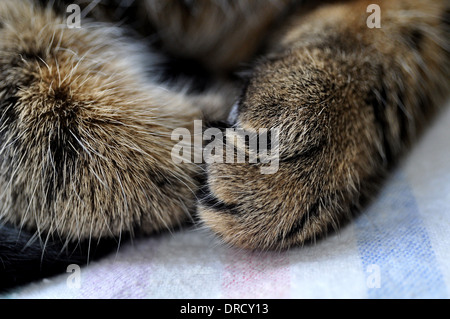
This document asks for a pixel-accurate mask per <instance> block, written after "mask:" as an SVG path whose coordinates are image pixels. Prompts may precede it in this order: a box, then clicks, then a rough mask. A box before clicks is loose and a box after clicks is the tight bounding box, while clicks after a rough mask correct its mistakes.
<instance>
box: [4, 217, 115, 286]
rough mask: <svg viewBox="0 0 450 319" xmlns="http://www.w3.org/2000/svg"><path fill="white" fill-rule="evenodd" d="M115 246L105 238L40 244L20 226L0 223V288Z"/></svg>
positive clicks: (79, 262)
mask: <svg viewBox="0 0 450 319" xmlns="http://www.w3.org/2000/svg"><path fill="white" fill-rule="evenodd" d="M44 238H45V237H44ZM116 248H117V242H116V241H115V240H109V239H108V240H107V239H103V240H102V241H97V240H92V242H91V243H88V242H83V243H78V244H69V245H67V246H64V243H63V242H62V241H60V240H58V239H50V240H49V241H47V242H46V243H45V244H44V243H42V242H41V241H39V240H34V239H33V234H32V233H29V232H27V231H26V230H24V229H22V230H19V229H17V228H15V227H14V226H12V225H4V226H0V291H6V290H8V289H11V288H14V287H17V286H19V285H24V284H27V283H30V282H32V281H35V280H38V279H41V278H46V277H50V276H52V275H56V274H60V273H65V272H66V271H67V267H68V266H69V265H71V264H77V265H79V266H82V265H84V264H86V263H87V262H88V261H90V260H94V259H97V258H100V257H102V256H105V255H106V254H107V253H109V252H112V251H114V250H115V249H116Z"/></svg>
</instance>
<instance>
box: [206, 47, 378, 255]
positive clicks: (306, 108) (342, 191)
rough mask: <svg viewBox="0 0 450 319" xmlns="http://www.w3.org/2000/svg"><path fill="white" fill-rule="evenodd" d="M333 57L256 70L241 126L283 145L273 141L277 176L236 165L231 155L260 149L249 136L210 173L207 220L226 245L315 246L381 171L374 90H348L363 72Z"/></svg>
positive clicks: (300, 54) (293, 55) (298, 54)
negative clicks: (369, 98) (370, 99)
mask: <svg viewBox="0 0 450 319" xmlns="http://www.w3.org/2000/svg"><path fill="white" fill-rule="evenodd" d="M311 58H312V59H315V61H314V62H315V63H312V62H311ZM333 59H334V57H333V56H331V55H326V54H323V53H320V52H316V53H315V54H314V53H311V52H308V51H306V50H303V51H302V50H297V51H290V52H288V53H286V54H282V55H280V56H278V57H277V58H273V59H270V60H268V61H265V62H262V63H260V64H259V65H258V66H257V67H256V69H255V71H254V73H253V76H252V77H251V79H250V81H249V84H248V86H247V87H246V88H245V90H244V93H243V94H242V98H241V100H240V101H239V103H238V109H237V112H236V113H235V114H234V116H235V118H236V123H235V125H234V127H235V128H243V129H244V130H246V131H253V132H254V131H257V132H259V131H260V130H261V129H263V128H264V129H268V130H270V129H275V128H276V129H278V134H277V143H274V139H273V136H272V138H271V139H270V138H269V139H268V140H269V141H270V142H269V143H268V145H267V149H269V150H270V149H272V151H273V153H272V155H276V156H278V162H277V163H276V169H275V170H273V171H272V172H269V173H267V171H266V172H264V171H263V170H262V169H263V168H266V169H267V168H269V167H268V166H270V162H268V163H265V164H264V163H261V162H253V163H252V162H251V161H249V158H250V157H248V158H246V162H245V163H236V162H227V161H226V158H227V155H229V152H230V151H238V150H239V148H240V147H241V148H245V149H246V151H248V150H249V148H251V144H252V143H251V140H252V138H250V139H249V140H248V141H247V142H243V143H241V144H240V146H239V145H238V146H236V147H228V145H227V146H226V147H224V151H225V153H226V155H224V161H222V162H218V161H216V162H213V163H210V164H209V165H208V166H207V181H206V183H205V185H204V188H203V192H202V194H201V200H200V208H199V216H200V219H201V220H202V222H203V223H204V224H205V225H206V226H207V227H209V228H211V229H212V230H213V231H214V232H215V233H217V234H218V236H219V237H220V238H222V239H223V240H224V241H225V242H226V243H229V244H231V245H234V246H238V247H243V248H250V249H283V248H287V247H290V246H293V245H299V244H303V243H304V242H305V241H309V240H315V239H316V237H318V236H321V235H323V234H326V233H327V232H328V231H329V230H330V229H337V228H338V227H339V225H340V222H341V221H342V220H343V219H345V218H347V217H349V216H350V214H351V212H352V209H353V208H354V207H355V206H357V205H358V203H359V202H360V199H361V196H362V190H363V186H362V184H363V182H365V181H367V180H369V179H370V178H372V177H373V176H374V175H376V174H377V173H379V166H378V162H377V159H380V154H379V153H378V150H379V148H378V144H377V143H379V140H378V137H379V136H378V135H377V134H378V131H377V126H376V124H375V122H374V121H373V118H374V116H373V113H372V112H373V109H372V108H371V107H368V105H367V103H366V102H365V99H366V96H365V94H369V92H370V91H369V90H368V89H367V88H364V89H361V88H359V87H358V85H357V83H356V84H353V83H351V82H349V80H348V79H349V78H350V77H352V78H353V79H355V78H357V76H358V71H354V70H350V68H348V66H347V65H346V64H345V63H344V64H338V63H335V62H336V61H334V60H333ZM338 62H339V61H338ZM364 90H367V91H364ZM256 139H259V138H256ZM263 140H264V139H263ZM226 142H227V143H228V142H229V138H228V135H227V138H226ZM277 146H278V150H277ZM261 150H264V147H262V148H261V146H258V147H257V148H256V149H255V150H254V151H255V152H256V153H258V152H259V151H261ZM250 153H251V152H250ZM267 153H268V154H269V153H270V152H267ZM259 155H260V154H258V156H259ZM228 158H229V159H233V158H234V159H236V158H235V157H233V156H228ZM258 159H260V158H259V157H258ZM272 160H274V158H273V157H272ZM273 166H274V165H273Z"/></svg>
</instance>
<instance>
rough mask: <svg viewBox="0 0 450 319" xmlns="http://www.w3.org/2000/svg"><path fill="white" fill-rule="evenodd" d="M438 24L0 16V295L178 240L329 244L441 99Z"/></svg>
mask: <svg viewBox="0 0 450 319" xmlns="http://www.w3.org/2000/svg"><path fill="white" fill-rule="evenodd" d="M449 9H450V3H449V2H448V1H446V0H435V1H432V0H429V1H421V0H391V1H387V0H386V1H372V0H369V1H366V0H342V1H296V0H264V1H261V0H247V1H231V0H208V1H199V2H195V1H183V0H164V1H162V0H161V1H159V0H142V1H129V2H127V4H124V1H119V0H101V1H88V0H78V1H74V0H72V1H63V0H62V1H58V0H56V1H51V0H50V1H47V0H40V1H32V0H2V1H1V2H0V225H1V226H0V288H8V287H13V286H16V285H19V284H24V283H27V282H30V281H32V280H35V279H37V278H42V277H45V276H50V275H52V274H55V273H58V272H61V271H64V270H65V268H66V267H67V265H68V264H70V263H86V262H87V261H89V259H90V258H95V257H99V256H101V255H102V254H104V253H107V252H109V251H111V249H116V248H117V246H118V245H119V243H120V242H121V241H122V240H123V239H125V238H128V237H136V236H148V235H150V236H151V235H152V234H155V233H157V232H162V231H166V230H172V229H175V228H177V227H179V226H180V225H184V224H186V223H193V224H195V225H197V226H199V227H204V228H207V229H209V230H211V231H212V232H213V233H214V234H215V235H216V236H217V238H219V239H220V240H221V241H222V242H224V243H226V244H227V245H231V246H234V247H239V248H243V249H250V250H281V249H288V248H290V247H296V246H301V245H303V244H305V243H308V242H311V241H315V240H316V239H318V238H320V237H322V236H324V235H326V234H327V233H329V232H330V231H334V230H337V229H339V227H341V225H343V223H344V222H346V221H349V220H351V218H352V216H353V215H354V214H355V213H357V212H358V211H360V210H361V208H362V207H364V203H365V202H366V201H367V200H368V199H370V198H371V197H372V196H374V194H376V190H377V188H378V187H379V185H380V183H381V181H382V180H383V177H384V176H385V175H386V173H388V172H389V169H390V167H391V166H392V165H393V164H395V163H396V161H398V159H399V158H400V156H401V155H402V154H404V152H405V151H407V150H408V148H409V147H410V145H411V144H412V143H413V142H414V139H415V138H416V137H417V136H418V134H419V133H420V132H421V131H422V129H423V128H424V127H426V125H427V123H429V122H430V120H431V118H432V116H433V115H434V114H435V113H436V111H437V110H438V109H439V107H440V106H442V105H443V102H444V101H445V99H446V98H447V96H448V93H449V87H450V86H449V81H450V78H449V74H450V73H449V70H450V59H449V49H450V47H449V42H448V39H449V31H450V29H449V28H450V25H449V21H450V15H449V12H450V11H449ZM377 14H378V15H377Z"/></svg>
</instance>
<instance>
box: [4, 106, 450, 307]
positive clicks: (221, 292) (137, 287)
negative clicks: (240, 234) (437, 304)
mask: <svg viewBox="0 0 450 319" xmlns="http://www.w3.org/2000/svg"><path fill="white" fill-rule="evenodd" d="M449 127H450V108H446V109H445V110H444V111H443V112H442V113H441V114H440V116H439V117H438V118H437V119H436V121H435V123H434V125H433V126H432V127H431V128H430V129H429V130H428V131H427V132H426V133H425V135H424V136H422V137H421V139H420V140H419V142H418V143H417V144H416V145H415V147H414V148H413V150H412V151H411V152H410V153H409V154H408V155H407V156H406V157H405V158H404V160H403V161H402V163H401V165H399V166H398V167H397V168H396V169H395V170H394V171H393V172H392V174H391V176H390V177H389V178H388V180H387V181H386V183H385V185H384V187H383V188H382V190H381V192H380V193H379V194H378V196H377V197H376V198H375V200H374V201H373V202H372V203H371V204H370V205H369V206H368V207H366V209H365V210H364V211H363V212H362V213H361V214H360V215H359V216H358V217H357V218H356V219H355V220H354V221H353V222H351V223H349V224H348V225H346V226H345V227H343V228H342V229H341V230H340V231H339V232H338V233H334V234H330V235H329V236H328V237H327V238H326V239H323V240H320V241H318V242H317V243H316V244H314V245H306V246H305V247H300V248H296V249H292V250H289V251H285V252H281V253H280V252H269V253H251V252H246V251H241V250H236V249H233V248H229V247H225V246H222V245H220V244H219V243H218V242H217V241H216V239H215V238H214V237H213V236H212V235H211V234H209V233H207V232H205V231H203V230H198V229H190V228H189V229H184V230H181V231H177V232H174V233H167V234H164V235H159V236H156V237H151V238H148V239H145V240H139V241H135V242H134V243H133V244H127V245H123V246H122V247H121V249H120V251H118V252H117V253H114V254H112V255H110V256H109V257H107V258H104V259H102V260H100V261H96V262H92V263H91V264H90V265H89V266H86V267H81V269H78V270H76V272H75V273H74V272H68V273H67V274H61V275H60V276H57V277H54V278H51V279H45V280H43V281H41V282H38V283H34V284H30V285H28V286H25V287H22V288H20V289H17V290H15V291H13V292H12V293H9V294H7V295H4V296H3V297H4V298H188V299H198V298H448V296H449V295H450V145H449V140H450V130H449ZM75 275H77V276H78V277H77V278H76V279H77V280H75V281H74V280H73V279H74V276H75Z"/></svg>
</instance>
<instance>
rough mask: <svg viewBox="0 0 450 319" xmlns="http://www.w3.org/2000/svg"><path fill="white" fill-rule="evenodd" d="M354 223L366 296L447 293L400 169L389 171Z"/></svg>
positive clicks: (388, 296)
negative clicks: (374, 195)
mask: <svg viewBox="0 0 450 319" xmlns="http://www.w3.org/2000/svg"><path fill="white" fill-rule="evenodd" d="M355 225H356V226H355V227H356V236H357V244H358V250H359V253H360V258H361V261H362V264H363V269H364V271H366V276H367V282H366V284H367V293H368V297H369V298H386V299H387V298H447V289H446V285H445V281H444V279H443V276H442V274H441V272H440V269H439V265H438V263H437V260H436V257H435V255H434V251H433V247H432V246H431V242H430V239H429V237H428V233H427V230H426V228H425V225H424V223H423V221H422V219H421V217H420V214H419V210H418V207H417V203H416V200H415V198H414V195H413V193H412V191H411V189H410V187H409V185H408V183H407V181H406V178H405V176H404V175H403V174H402V172H397V173H396V174H395V175H394V176H392V178H391V179H390V180H389V181H388V183H387V184H386V185H385V187H384V188H383V190H382V191H381V193H380V194H379V196H377V199H376V200H375V201H374V202H373V203H372V204H371V205H370V207H368V208H367V209H366V210H365V211H364V213H363V214H361V216H359V217H358V218H357V220H356V222H355ZM377 276H378V277H377ZM378 279H379V280H378Z"/></svg>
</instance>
